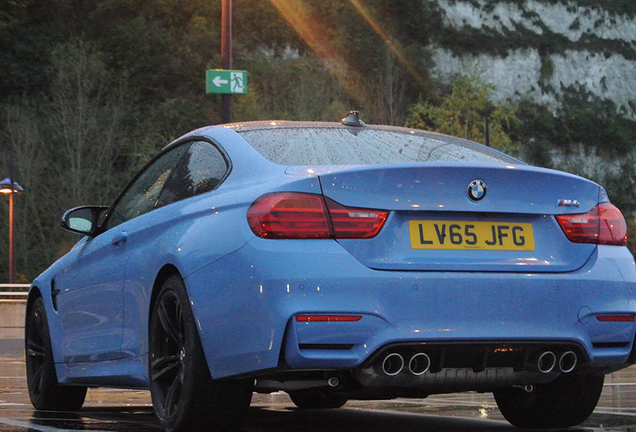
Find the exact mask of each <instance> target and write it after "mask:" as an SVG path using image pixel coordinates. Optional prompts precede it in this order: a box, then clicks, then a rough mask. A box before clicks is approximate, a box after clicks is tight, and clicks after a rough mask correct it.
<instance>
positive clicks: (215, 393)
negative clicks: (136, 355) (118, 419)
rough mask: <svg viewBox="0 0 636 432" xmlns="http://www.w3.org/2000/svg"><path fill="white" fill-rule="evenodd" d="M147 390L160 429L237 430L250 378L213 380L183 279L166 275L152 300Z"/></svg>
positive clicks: (248, 396) (244, 411) (247, 402)
mask: <svg viewBox="0 0 636 432" xmlns="http://www.w3.org/2000/svg"><path fill="white" fill-rule="evenodd" d="M149 350H150V359H149V366H148V367H149V377H150V394H151V397H152V404H153V407H154V409H155V414H156V416H157V418H158V419H159V422H160V423H161V425H162V427H163V428H164V430H165V431H169V432H180V431H188V432H190V431H198V430H205V431H210V430H214V431H217V432H221V431H223V432H227V431H234V430H236V429H238V428H239V427H240V426H241V424H242V422H243V418H244V417H245V415H246V414H247V410H248V408H249V405H250V402H251V399H252V387H253V380H250V379H247V380H218V381H217V380H213V379H212V377H211V376H210V370H209V368H208V364H207V362H206V360H205V355H204V353H203V349H202V347H201V342H200V339H199V334H198V331H197V327H196V324H195V320H194V316H193V314H192V310H191V309H190V303H189V301H188V296H187V293H186V289H185V284H184V283H183V280H182V279H181V278H180V277H179V276H171V277H170V278H168V280H166V282H165V283H164V284H163V286H162V287H161V289H160V290H159V293H158V295H157V299H156V301H155V303H154V306H153V310H152V315H151V319H150V326H149Z"/></svg>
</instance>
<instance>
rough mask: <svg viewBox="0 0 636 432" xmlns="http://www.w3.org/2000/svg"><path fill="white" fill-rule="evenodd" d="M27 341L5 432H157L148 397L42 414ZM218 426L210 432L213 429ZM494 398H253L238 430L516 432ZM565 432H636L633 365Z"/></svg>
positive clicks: (2, 409) (7, 392) (91, 397)
mask: <svg viewBox="0 0 636 432" xmlns="http://www.w3.org/2000/svg"><path fill="white" fill-rule="evenodd" d="M22 347H23V341H22V340H18V339H5V340H0V431H2V432H4V431H16V432H17V431H19V432H22V431H39V432H57V431H69V430H72V431H135V432H146V431H159V430H161V429H160V427H159V424H158V423H157V421H156V419H155V417H154V414H153V411H152V405H151V403H150V395H149V393H148V392H147V391H140V390H119V389H110V388H96V389H89V392H88V396H87V398H86V403H85V404H84V407H83V408H82V409H81V410H80V411H78V412H73V413H71V412H69V413H59V412H37V411H35V410H34V409H33V407H32V406H31V404H30V402H29V396H28V393H27V388H26V379H25V368H24V356H23V353H22ZM213 430H214V428H213V427H212V426H211V427H210V431H213ZM516 430H518V429H516V428H514V427H513V426H511V425H510V424H509V423H508V422H506V421H505V420H504V419H503V417H502V416H501V413H500V412H499V410H498V409H497V406H496V404H495V401H494V399H493V398H492V396H491V395H490V394H480V393H472V392H469V393H457V394H451V395H437V396H431V397H429V398H426V399H394V400H390V401H375V402H369V401H350V402H348V403H347V404H346V405H345V406H344V407H343V408H340V409H336V410H299V409H297V408H295V406H294V404H293V403H292V402H291V401H290V399H289V397H288V396H287V395H286V394H285V393H283V392H281V393H275V394H268V395H261V394H254V398H253V400H252V405H251V408H250V412H249V416H248V418H247V420H246V421H245V424H244V426H243V427H242V429H241V432H357V431H360V432H389V431H390V432H414V431H417V432H429V431H430V432H438V431H516ZM567 430H568V431H595V432H596V431H616V432H618V431H622V432H636V367H631V368H628V369H625V370H623V371H619V372H617V373H614V374H612V375H610V376H608V377H606V380H605V387H604V390H603V394H602V396H601V400H600V401H599V404H598V406H597V408H596V410H595V411H594V413H593V414H592V416H591V417H590V418H589V419H588V420H587V421H586V422H585V423H583V424H582V425H581V426H578V427H575V428H570V429H567Z"/></svg>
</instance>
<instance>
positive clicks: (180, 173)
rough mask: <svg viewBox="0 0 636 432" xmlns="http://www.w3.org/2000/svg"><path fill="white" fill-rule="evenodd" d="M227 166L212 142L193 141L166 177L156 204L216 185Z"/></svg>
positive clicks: (221, 179)
mask: <svg viewBox="0 0 636 432" xmlns="http://www.w3.org/2000/svg"><path fill="white" fill-rule="evenodd" d="M228 169H229V165H228V162H227V160H226V159H225V157H224V156H223V154H222V153H221V151H220V150H219V149H217V148H216V147H215V146H214V145H212V144H210V143H207V142H194V143H193V144H192V145H191V146H190V147H189V148H188V151H187V152H186V153H185V155H184V156H183V158H181V160H180V161H179V164H178V165H177V166H176V168H175V169H174V171H172V174H170V177H169V178H168V180H167V181H166V184H165V186H164V188H163V192H161V195H160V196H159V200H158V201H157V207H161V206H164V205H167V204H170V203H173V202H176V201H180V200H182V199H185V198H190V197H192V196H195V195H199V194H202V193H205V192H209V191H211V190H214V189H216V188H217V187H219V185H220V184H221V182H222V181H223V179H225V176H226V175H227V172H228Z"/></svg>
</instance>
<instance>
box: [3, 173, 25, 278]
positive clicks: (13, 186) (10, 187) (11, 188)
mask: <svg viewBox="0 0 636 432" xmlns="http://www.w3.org/2000/svg"><path fill="white" fill-rule="evenodd" d="M23 190H24V189H22V186H20V185H19V184H17V183H16V182H15V181H13V178H10V179H8V178H6V179H4V180H2V181H1V182H0V193H3V194H8V195H9V284H15V264H14V262H13V195H14V194H16V193H19V192H22V191H23Z"/></svg>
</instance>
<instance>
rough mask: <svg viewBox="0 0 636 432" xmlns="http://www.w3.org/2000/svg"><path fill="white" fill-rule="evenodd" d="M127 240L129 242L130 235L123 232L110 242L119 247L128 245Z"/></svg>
mask: <svg viewBox="0 0 636 432" xmlns="http://www.w3.org/2000/svg"><path fill="white" fill-rule="evenodd" d="M126 240H128V233H127V232H126V231H122V232H120V233H117V234H115V236H114V237H113V239H112V240H111V241H110V242H111V243H112V244H113V246H119V244H120V243H126Z"/></svg>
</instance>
